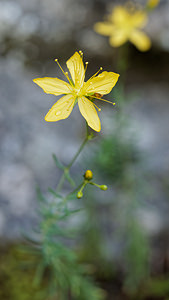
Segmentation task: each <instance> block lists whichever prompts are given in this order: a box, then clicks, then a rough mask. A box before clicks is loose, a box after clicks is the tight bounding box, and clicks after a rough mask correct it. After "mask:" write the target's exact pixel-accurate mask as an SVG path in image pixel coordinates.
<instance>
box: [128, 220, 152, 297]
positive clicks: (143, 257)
mask: <svg viewBox="0 0 169 300" xmlns="http://www.w3.org/2000/svg"><path fill="white" fill-rule="evenodd" d="M126 240H127V243H126V249H125V263H126V279H125V283H124V285H125V288H126V289H127V290H128V291H129V293H132V294H133V293H136V291H137V290H138V288H139V286H140V284H141V283H142V282H144V281H145V280H146V279H147V278H148V275H149V262H148V258H149V246H148V240H147V238H146V237H145V234H144V232H143V230H142V228H141V226H140V224H139V223H138V222H137V220H136V219H134V218H131V219H130V220H129V223H128V226H127V228H126Z"/></svg>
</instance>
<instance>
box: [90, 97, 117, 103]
mask: <svg viewBox="0 0 169 300" xmlns="http://www.w3.org/2000/svg"><path fill="white" fill-rule="evenodd" d="M90 97H91V98H95V99H98V100H102V101H104V102H107V103H110V104H112V105H115V104H116V103H115V102H111V101H108V100H105V99H102V98H99V97H96V96H90ZM92 103H93V102H92Z"/></svg>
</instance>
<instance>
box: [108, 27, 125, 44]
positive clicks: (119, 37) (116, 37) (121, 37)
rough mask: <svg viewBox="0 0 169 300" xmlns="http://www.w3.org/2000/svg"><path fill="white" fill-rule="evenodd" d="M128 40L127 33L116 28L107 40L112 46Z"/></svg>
mask: <svg viewBox="0 0 169 300" xmlns="http://www.w3.org/2000/svg"><path fill="white" fill-rule="evenodd" d="M127 40H128V33H127V32H126V31H125V30H116V31H114V33H113V34H112V35H111V37H110V39H109V42H110V45H111V46H112V47H119V46H121V45H123V44H124V43H126V42H127Z"/></svg>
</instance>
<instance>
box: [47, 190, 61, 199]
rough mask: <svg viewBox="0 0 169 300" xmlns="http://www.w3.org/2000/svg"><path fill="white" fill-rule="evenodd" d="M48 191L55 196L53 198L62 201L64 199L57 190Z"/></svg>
mask: <svg viewBox="0 0 169 300" xmlns="http://www.w3.org/2000/svg"><path fill="white" fill-rule="evenodd" d="M48 191H49V192H50V193H51V194H52V195H53V196H55V197H56V198H60V199H62V198H63V197H62V195H60V194H58V193H57V192H56V191H55V190H53V189H52V188H50V187H49V188H48Z"/></svg>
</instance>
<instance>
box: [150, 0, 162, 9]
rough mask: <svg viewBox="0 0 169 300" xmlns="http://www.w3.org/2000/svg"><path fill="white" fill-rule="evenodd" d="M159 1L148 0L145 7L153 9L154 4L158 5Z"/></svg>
mask: <svg viewBox="0 0 169 300" xmlns="http://www.w3.org/2000/svg"><path fill="white" fill-rule="evenodd" d="M159 3H160V0H148V2H147V7H148V8H150V9H153V8H155V7H156V6H158V5H159Z"/></svg>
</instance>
